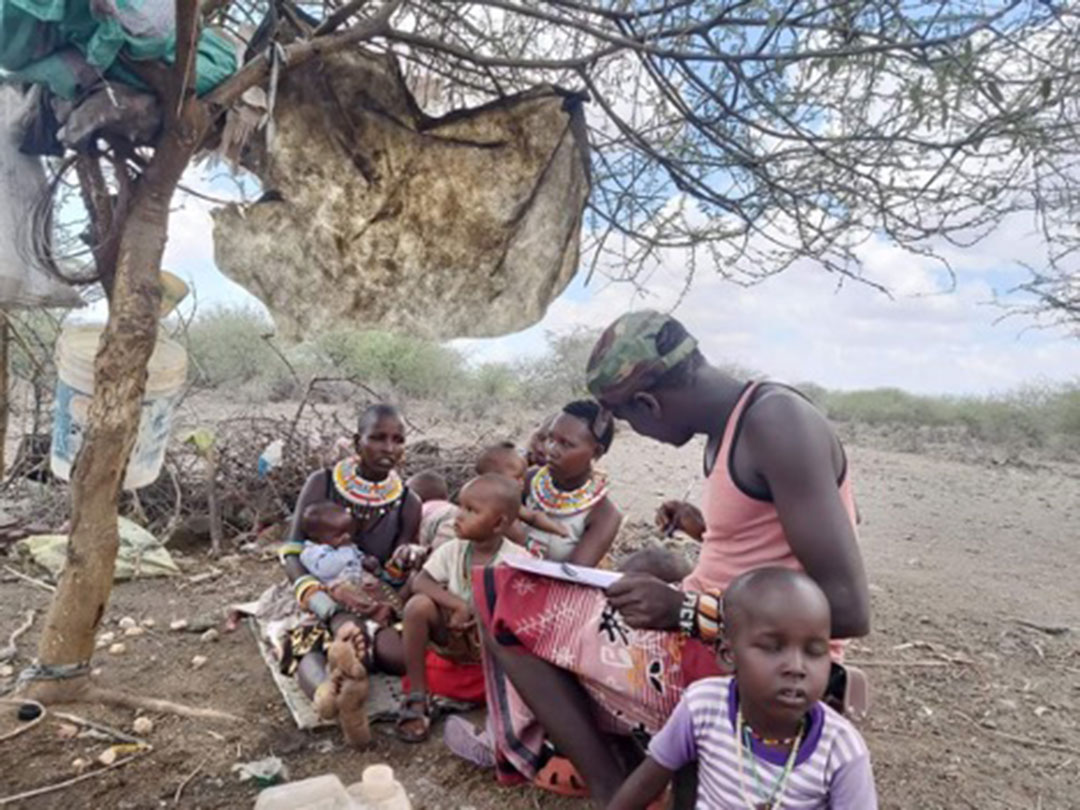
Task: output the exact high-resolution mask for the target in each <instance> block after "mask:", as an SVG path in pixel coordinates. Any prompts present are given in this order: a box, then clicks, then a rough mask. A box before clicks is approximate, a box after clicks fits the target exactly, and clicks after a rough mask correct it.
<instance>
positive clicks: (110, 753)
mask: <svg viewBox="0 0 1080 810" xmlns="http://www.w3.org/2000/svg"><path fill="white" fill-rule="evenodd" d="M116 756H117V754H116V749H115V748H106V749H105V750H104V751H102V752H101V753H100V754H98V758H97V761H98V762H100V763H101V764H102V765H105V766H109V765H112V764H113V763H114V762H116Z"/></svg>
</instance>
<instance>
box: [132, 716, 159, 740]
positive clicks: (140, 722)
mask: <svg viewBox="0 0 1080 810" xmlns="http://www.w3.org/2000/svg"><path fill="white" fill-rule="evenodd" d="M131 730H132V731H134V732H135V733H136V734H138V735H139V736H141V737H145V736H146V735H147V734H149V733H150V732H151V731H153V730H154V721H153V720H151V719H150V718H149V717H136V718H135V722H134V723H132V724H131Z"/></svg>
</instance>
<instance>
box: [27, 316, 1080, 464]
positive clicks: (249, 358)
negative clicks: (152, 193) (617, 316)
mask: <svg viewBox="0 0 1080 810" xmlns="http://www.w3.org/2000/svg"><path fill="white" fill-rule="evenodd" d="M40 326H41V328H42V330H43V334H44V339H45V340H46V342H47V340H48V338H49V337H50V328H49V325H48V324H47V323H42V324H41V325H40ZM271 331H272V326H271V325H270V324H269V323H268V322H267V321H266V320H265V319H264V318H263V317H262V316H260V315H259V314H258V313H256V312H254V311H252V310H247V309H217V310H212V311H210V312H207V313H205V314H202V315H200V316H199V317H198V318H197V319H196V321H195V322H194V323H193V324H192V325H191V326H190V328H189V330H188V345H189V351H190V353H191V357H192V361H193V362H192V365H193V366H194V367H195V368H196V369H198V372H199V373H200V374H201V376H202V378H203V381H204V382H205V383H206V384H208V385H209V386H211V387H222V388H228V389H229V390H236V389H237V388H238V387H242V388H243V390H244V391H246V392H248V394H249V395H250V396H252V397H254V398H257V399H266V400H270V401H276V400H280V399H288V398H290V397H297V396H300V395H301V394H302V388H303V386H305V385H306V384H307V381H308V380H310V379H311V378H312V377H314V376H328V377H350V378H354V379H356V380H357V381H359V382H362V383H364V384H366V385H368V386H370V387H371V388H373V389H375V390H377V391H379V392H380V393H383V394H385V395H387V396H395V397H408V398H416V399H436V400H438V401H439V402H441V403H443V404H444V405H446V406H447V407H448V408H449V409H450V410H451V411H452V412H453V413H455V414H465V413H471V414H473V415H476V414H485V413H490V412H491V408H492V407H496V408H498V407H501V406H503V405H505V404H506V403H508V402H521V403H524V404H527V405H529V406H536V407H545V406H553V405H559V404H562V403H565V402H566V401H568V400H571V399H576V398H579V397H583V396H587V395H588V392H587V390H586V388H585V374H584V371H585V365H586V363H587V361H588V356H589V353H590V352H591V350H592V347H593V344H594V343H595V340H596V337H597V334H598V333H597V332H596V331H595V330H590V329H578V330H577V331H574V332H571V333H570V334H566V335H553V334H549V335H548V336H547V342H548V350H547V352H546V353H545V354H544V355H543V356H541V357H540V358H537V359H535V360H530V361H526V362H523V363H519V364H516V365H508V364H505V363H483V364H479V365H470V364H469V363H467V362H466V361H465V359H464V358H463V357H462V355H461V354H460V353H459V352H457V351H455V350H453V349H450V348H448V347H446V346H442V345H440V344H438V343H434V342H432V341H428V340H423V339H421V338H417V337H415V336H410V335H401V334H395V333H390V332H376V331H361V330H357V331H344V332H342V331H337V332H333V333H330V334H327V335H323V336H321V337H319V338H315V339H313V340H311V341H308V342H305V343H301V344H299V345H296V346H292V347H289V348H288V349H280V347H279V350H280V351H282V352H284V354H285V356H286V359H287V360H288V364H286V363H285V362H284V361H283V360H282V358H281V357H280V356H279V355H278V354H277V353H276V352H275V351H274V349H273V348H272V347H271V345H270V344H269V343H267V341H266V340H264V339H263V335H265V334H268V333H270V332H271ZM14 362H16V363H17V362H18V358H15V359H14ZM290 366H291V369H290ZM720 367H721V368H722V369H723V370H724V371H726V372H727V373H729V374H732V375H733V376H736V377H738V378H747V377H754V376H760V375H757V374H753V373H752V372H750V371H748V370H746V369H742V368H738V367H734V366H720ZM294 372H295V376H294ZM297 378H299V380H298V379H297ZM799 388H800V389H801V390H802V391H803V392H804V393H805V394H806V395H807V396H809V397H810V399H812V400H813V401H814V402H815V403H816V404H817V405H818V406H819V407H821V408H822V409H823V410H824V411H825V412H826V413H827V414H828V416H829V417H830V418H831V419H833V420H835V421H838V422H849V423H859V424H865V425H877V426H889V425H896V426H902V427H905V428H912V429H918V430H920V431H921V430H922V429H923V428H927V427H930V428H943V429H948V430H958V431H963V433H964V434H965V435H967V436H970V437H971V438H973V439H975V440H976V441H980V442H986V443H990V444H1001V445H1008V446H1009V447H1048V448H1051V449H1067V450H1069V451H1070V452H1073V451H1075V450H1080V380H1078V381H1076V382H1073V383H1071V384H1065V385H1041V386H1040V385H1029V386H1025V387H1022V388H1019V389H1017V390H1015V391H1012V392H1009V393H1007V394H1002V395H997V396H988V397H945V396H938V397H934V396H923V395H918V394H911V393H908V392H907V391H902V390H900V389H897V388H877V389H872V390H863V391H830V390H828V389H825V388H823V387H821V386H819V385H815V384H814V383H803V384H802V385H800V386H799Z"/></svg>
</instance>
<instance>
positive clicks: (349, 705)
mask: <svg viewBox="0 0 1080 810" xmlns="http://www.w3.org/2000/svg"><path fill="white" fill-rule="evenodd" d="M367 698H368V680H367V673H366V672H365V673H364V675H363V677H361V678H357V679H353V678H346V679H344V680H343V681H342V682H341V687H340V688H339V689H338V696H337V711H338V723H339V724H340V725H341V731H342V733H344V735H345V741H346V742H347V743H349V745H356V746H361V745H367V744H368V743H370V742H371V729H370V727H369V726H368V715H367Z"/></svg>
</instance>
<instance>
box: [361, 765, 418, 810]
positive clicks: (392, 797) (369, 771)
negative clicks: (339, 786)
mask: <svg viewBox="0 0 1080 810" xmlns="http://www.w3.org/2000/svg"><path fill="white" fill-rule="evenodd" d="M348 792H349V796H350V798H352V800H353V801H354V802H355V806H356V807H357V808H358V810H412V805H411V804H410V803H409V797H408V795H406V793H405V788H404V787H402V785H401V783H400V782H399V781H398V780H396V779H395V778H394V769H393V768H391V767H390V766H389V765H368V767H366V768H364V773H363V775H362V777H361V780H360V781H359V782H354V783H353V784H351V785H349V788H348Z"/></svg>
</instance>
